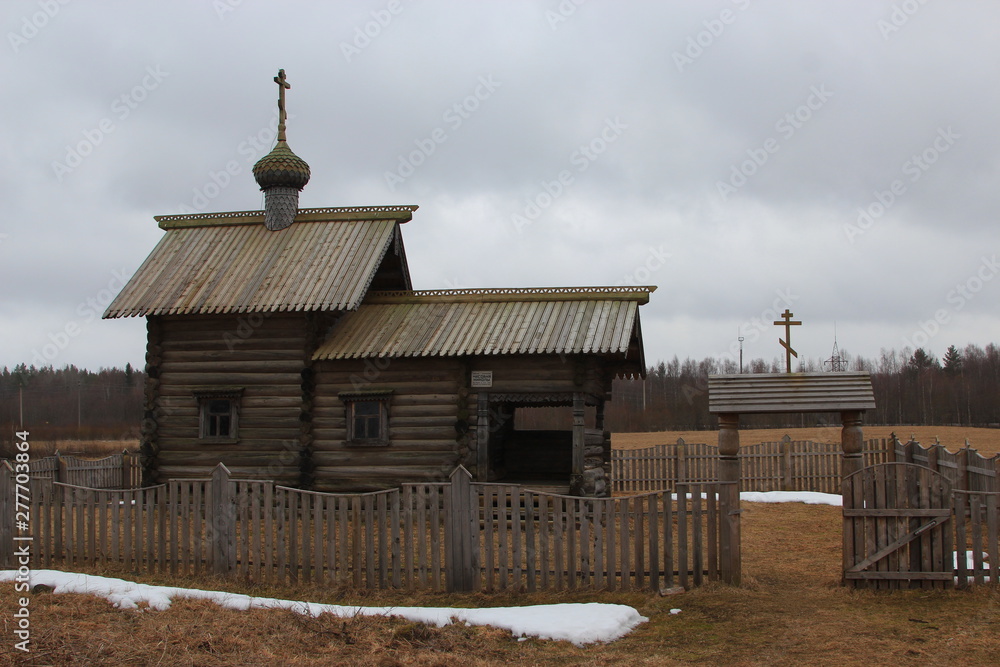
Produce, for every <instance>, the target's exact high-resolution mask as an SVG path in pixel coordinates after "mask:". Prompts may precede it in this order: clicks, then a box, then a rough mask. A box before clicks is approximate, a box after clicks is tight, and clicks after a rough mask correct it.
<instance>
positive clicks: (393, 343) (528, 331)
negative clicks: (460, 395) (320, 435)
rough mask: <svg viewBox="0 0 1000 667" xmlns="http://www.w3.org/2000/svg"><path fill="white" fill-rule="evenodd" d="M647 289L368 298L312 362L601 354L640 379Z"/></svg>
mask: <svg viewBox="0 0 1000 667" xmlns="http://www.w3.org/2000/svg"><path fill="white" fill-rule="evenodd" d="M655 289H656V288H655V287H584V288H534V289H478V290H432V291H400V292H371V293H370V294H369V296H368V298H366V299H365V301H364V302H363V303H362V304H361V306H360V307H359V308H358V309H357V310H356V311H353V312H351V313H347V314H345V315H344V316H343V317H342V318H341V319H340V321H338V323H337V324H336V326H334V328H333V330H332V332H331V334H330V337H329V338H328V339H327V340H326V341H324V342H323V343H322V344H321V345H320V346H319V349H318V350H317V351H316V353H315V354H314V355H313V358H314V359H359V358H374V357H390V358H392V357H424V356H458V355H495V354H605V355H610V356H617V357H619V358H621V359H626V358H628V359H629V361H630V362H631V363H632V364H635V368H634V371H636V372H639V373H642V372H644V364H643V359H642V332H641V328H640V326H639V306H640V305H641V304H644V303H647V302H648V301H649V293H650V292H651V291H653V290H655ZM630 365H631V364H630Z"/></svg>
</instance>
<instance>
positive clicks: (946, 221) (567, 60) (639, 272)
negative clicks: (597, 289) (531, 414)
mask: <svg viewBox="0 0 1000 667" xmlns="http://www.w3.org/2000/svg"><path fill="white" fill-rule="evenodd" d="M51 4H52V3H42V4H40V3H38V2H37V0H36V1H31V2H12V3H9V4H8V5H7V6H6V9H7V12H6V17H5V19H4V21H3V23H2V25H3V28H4V33H5V36H6V49H3V48H0V58H3V59H4V60H6V65H7V71H8V72H12V73H13V76H12V78H11V81H10V85H11V86H12V91H11V96H10V100H11V102H10V103H8V104H6V105H4V106H3V108H2V109H0V122H2V123H3V126H4V127H5V128H7V129H8V132H5V133H4V135H3V136H0V142H2V143H0V149H2V150H0V172H2V175H3V178H2V179H0V196H2V197H3V201H4V203H5V207H4V215H3V218H2V220H0V281H2V284H3V285H4V297H3V300H2V302H0V332H2V334H3V345H2V347H0V351H2V355H0V356H2V358H0V364H5V365H13V364H15V363H18V362H20V361H28V362H30V361H31V358H32V355H33V353H34V351H36V350H39V349H41V348H42V346H44V345H45V344H47V343H49V342H51V337H52V336H53V335H55V334H58V332H59V331H64V330H65V327H66V326H67V324H69V323H73V322H77V321H78V320H80V318H81V315H80V313H79V312H78V311H79V308H80V304H81V303H86V302H87V299H91V298H94V296H95V295H97V294H99V293H100V291H101V290H102V289H107V284H108V282H109V280H110V279H111V278H112V276H113V272H114V271H120V270H122V269H125V270H127V271H131V270H134V269H135V268H136V267H137V266H138V265H139V263H140V262H141V261H142V259H143V258H144V257H145V256H146V254H147V253H148V252H149V251H150V250H151V248H152V246H153V245H154V244H155V242H156V240H157V239H158V238H159V236H160V232H159V230H158V229H157V228H156V226H155V222H154V221H153V220H152V216H153V215H156V214H166V213H176V212H179V210H181V209H182V208H189V209H196V210H206V211H225V210H244V209H253V208H258V207H259V206H260V193H259V192H258V190H257V188H256V185H255V184H254V183H253V180H252V178H251V177H250V173H249V168H250V166H251V165H252V163H253V161H255V160H256V158H257V157H259V156H260V155H261V154H262V153H263V152H265V151H266V150H269V149H270V145H271V142H272V141H273V139H272V136H271V135H272V134H273V122H274V120H273V119H274V105H275V98H276V95H275V90H274V85H273V83H271V80H270V79H271V77H272V76H273V75H274V72H275V71H276V70H277V69H278V68H279V67H281V68H285V69H286V71H287V72H288V76H289V80H290V82H291V83H292V86H293V87H292V90H291V91H290V95H289V110H290V112H291V116H292V117H291V119H290V121H289V141H290V144H291V145H292V147H293V148H294V150H295V151H296V152H297V153H298V154H299V155H301V156H303V157H304V158H305V159H306V160H307V161H308V162H309V163H310V165H311V166H312V171H313V179H312V181H311V182H310V184H309V186H308V187H307V188H306V190H305V191H304V192H303V195H302V204H303V205H304V206H336V205H369V204H402V203H406V204H411V203H412V204H418V205H420V207H421V208H420V210H419V211H418V212H417V213H416V216H415V218H414V220H413V222H412V223H408V224H407V225H406V226H405V227H404V235H405V237H406V244H407V251H408V253H409V259H410V266H411V269H412V271H413V276H414V281H415V286H416V287H418V288H441V287H458V286H461V287H471V286H500V285H510V286H533V285H549V284H557V285H592V284H615V283H616V282H620V281H623V280H635V279H636V278H637V277H639V278H643V280H642V281H641V282H648V283H651V284H656V285H659V289H658V290H657V292H655V293H654V295H653V297H652V300H651V301H650V303H649V305H648V306H645V307H644V308H643V315H642V317H643V326H644V329H645V332H644V333H645V336H644V337H645V342H646V346H647V358H648V359H650V360H656V359H659V358H669V357H672V356H673V355H674V354H676V355H678V356H680V357H682V358H683V357H685V356H692V357H702V356H707V355H718V354H721V353H723V352H725V351H726V350H728V349H729V347H730V345H731V344H732V342H733V341H735V337H736V332H737V328H738V327H739V326H740V325H741V324H742V323H746V322H749V321H751V320H752V319H753V318H759V317H760V316H761V314H762V313H764V312H765V311H767V309H769V308H771V306H772V304H773V301H774V299H775V294H776V291H781V290H791V291H792V292H793V293H794V294H795V295H796V300H795V302H794V303H793V304H792V305H791V308H792V310H793V311H794V312H795V313H796V316H797V317H801V318H802V319H803V320H804V321H805V323H806V324H805V325H804V326H803V327H802V331H801V333H799V335H800V336H801V338H800V340H801V346H800V347H799V350H800V353H802V354H804V355H806V356H810V357H825V356H827V355H828V354H829V349H830V348H832V343H833V328H834V321H836V322H837V331H838V339H839V342H840V344H841V347H842V348H846V349H848V350H850V351H851V352H852V353H855V354H863V355H866V356H875V355H877V354H878V351H879V349H880V348H882V347H896V348H897V349H898V348H900V347H902V346H903V345H904V344H905V342H906V341H908V340H910V341H912V340H913V334H914V332H915V331H920V330H921V325H922V324H923V323H925V322H927V321H928V320H929V319H932V318H934V317H935V313H937V312H938V311H941V310H944V311H945V312H946V314H947V315H948V317H947V319H948V323H947V324H945V325H943V326H941V327H940V333H938V334H937V335H935V336H933V337H930V338H929V339H928V341H927V347H929V348H931V349H932V350H933V351H935V352H936V353H937V354H942V353H943V351H944V349H945V348H946V347H947V346H948V345H949V344H956V345H960V346H961V345H964V344H966V343H970V342H971V343H978V344H985V343H987V342H990V341H991V340H994V339H995V338H996V336H995V333H994V332H996V331H998V330H1000V326H998V325H1000V316H998V305H1000V280H993V276H992V274H991V275H990V277H989V279H987V280H982V279H981V278H980V283H979V284H978V287H979V289H977V290H976V291H975V292H970V293H969V297H970V298H964V297H963V298H962V299H961V300H959V299H957V298H955V294H956V292H955V290H956V289H957V288H960V287H962V286H976V285H977V283H976V282H975V279H976V278H977V276H978V275H980V274H979V272H981V271H983V269H982V266H983V261H984V259H983V258H984V257H985V258H986V259H987V260H988V259H989V258H990V257H991V256H992V255H993V254H995V253H998V252H1000V247H998V246H1000V244H998V242H997V241H996V234H995V232H994V229H995V226H996V215H997V210H998V208H1000V207H998V194H997V193H998V192H1000V188H997V181H998V178H1000V158H998V157H997V156H998V155H1000V150H998V149H1000V145H998V144H1000V135H998V134H997V132H996V130H995V125H996V118H998V117H1000V113H998V111H1000V90H998V89H997V87H996V86H995V85H992V82H994V81H996V80H998V79H1000V57H998V54H1000V50H998V47H997V45H996V40H995V38H994V36H993V34H992V32H993V27H994V26H995V25H996V22H997V20H998V19H1000V8H998V7H994V6H992V5H989V4H985V3H977V2H971V1H968V2H963V1H956V2H951V3H948V4H947V5H943V4H940V3H926V4H919V3H902V2H889V1H884V2H868V1H865V2H862V1H860V0H858V1H849V2H838V3H822V2H770V3H763V2H749V1H744V0H738V1H719V2H712V3H683V4H680V3H659V2H630V3H613V4H612V3H597V2H586V3H582V4H580V5H576V4H575V3H567V2H563V3H560V2H556V1H555V0H552V1H547V2H545V1H543V2H505V3H489V4H487V3H457V2H443V1H441V2H430V1H428V2H419V3H416V2H414V3H410V2H400V3H399V4H396V3H390V2H388V1H386V2H353V3H330V4H320V3H312V2H305V1H302V2H288V3H280V4H278V3H274V4H266V5H260V4H255V3H247V2H242V3H240V2H226V1H225V0H223V1H222V2H217V3H187V2H178V3H168V4H161V5H148V4H136V3H127V2H102V3H100V4H94V3H69V4H66V5H58V8H59V9H58V11H57V12H55V13H54V15H52V16H46V17H45V18H44V21H43V20H42V19H39V18H38V17H37V15H38V12H41V11H44V9H43V5H45V6H49V5H51ZM678 5H680V6H678ZM52 6H56V5H52ZM227 8H228V9H231V10H232V11H228V9H227ZM560 8H562V10H563V12H562V13H560ZM570 8H572V11H569V9H570ZM564 14H565V15H564ZM26 21H27V23H25V22H26ZM36 24H40V25H36ZM29 26H30V27H29ZM32 28H34V29H33V30H32ZM29 35H30V36H29ZM483 81H488V82H491V84H490V86H489V89H490V90H489V92H488V94H486V93H485V92H484V91H485V89H484V88H483V87H482V86H483ZM477 90H478V91H479V94H478V95H477ZM469 100H472V101H471V102H470V101H469ZM456 105H458V106H457V107H456ZM609 123H610V124H611V126H612V127H615V128H617V129H616V130H615V131H614V132H612V133H611V134H606V135H605V136H603V137H602V132H604V131H605V128H608V127H609ZM436 129H440V130H442V131H443V132H444V133H445V136H446V139H445V140H444V141H442V142H435V143H434V146H433V151H432V152H429V153H428V154H426V155H424V156H423V159H422V160H420V162H421V164H420V165H419V166H416V167H414V168H413V170H412V174H409V175H407V176H406V177H405V178H403V179H402V182H392V181H393V179H391V178H387V176H386V174H387V173H390V174H391V173H397V174H398V173H401V171H400V165H401V162H400V161H401V160H403V161H404V162H405V161H406V160H408V156H409V155H410V154H411V153H412V152H413V151H414V150H420V146H421V145H423V146H427V144H426V141H427V139H428V138H429V137H431V136H432V133H433V132H434V131H435V130H436ZM438 136H440V135H438ZM612 137H613V140H608V139H610V138H612ZM942 137H950V139H942ZM935 142H937V143H935ZM588 147H593V148H599V149H600V151H599V152H598V151H595V150H591V152H590V153H589V154H588V153H587V152H586V150H587V148H588ZM84 152H86V155H81V153H84ZM74 153H76V154H77V157H75V158H74V157H73V154H74ZM915 156H916V159H915ZM59 164H61V165H63V166H62V167H59V166H57V165H59ZM234 165H235V167H234ZM227 174H228V177H227ZM554 184H555V185H554ZM556 190H557V191H558V194H557V195H556V196H553V195H552V193H553V192H554V191H556ZM546 194H547V195H548V197H546V196H544V195H546ZM532 206H535V207H536V209H532V208H531V207H532ZM526 212H527V213H537V214H535V215H533V216H532V217H531V218H530V220H529V223H530V224H527V225H520V226H519V224H518V222H517V217H516V216H521V217H522V218H524V217H526V215H527V213H526ZM654 267H655V268H654ZM983 275H986V274H983ZM970 281H972V282H971V283H970ZM960 301H961V307H958V304H959V302H960ZM57 337H58V336H57ZM776 337H777V329H776V328H773V329H771V328H769V329H768V330H766V331H764V330H761V331H759V332H758V333H757V335H755V340H754V341H752V342H751V341H747V345H746V352H747V354H748V355H751V356H763V357H765V358H771V357H774V356H777V355H779V353H780V348H778V346H777V344H776V343H774V342H773V341H774V339H775V338H776ZM143 348H144V336H143V334H142V325H141V322H126V323H117V322H114V323H112V322H100V321H98V322H95V323H92V324H89V325H88V326H87V327H86V328H85V329H84V330H82V331H81V332H80V333H79V334H78V335H75V336H73V337H72V340H70V341H69V342H68V344H67V345H66V346H65V347H64V348H62V349H60V351H59V354H58V356H57V357H56V358H55V359H53V360H52V363H55V364H56V365H61V364H63V363H75V364H77V365H85V366H92V367H96V366H101V365H121V364H124V363H125V362H126V361H130V362H131V363H133V364H135V365H138V364H141V362H142V356H143Z"/></svg>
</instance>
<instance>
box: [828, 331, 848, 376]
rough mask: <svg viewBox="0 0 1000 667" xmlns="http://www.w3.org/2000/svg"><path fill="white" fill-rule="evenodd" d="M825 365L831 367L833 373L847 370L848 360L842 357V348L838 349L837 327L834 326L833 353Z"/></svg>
mask: <svg viewBox="0 0 1000 667" xmlns="http://www.w3.org/2000/svg"><path fill="white" fill-rule="evenodd" d="M823 365H824V366H829V367H830V371H831V372H832V373H840V372H842V371H846V370H847V359H846V358H844V357H841V356H840V348H838V347H837V325H834V326H833V353H832V354H831V355H830V358H829V359H827V360H826V361H824V362H823Z"/></svg>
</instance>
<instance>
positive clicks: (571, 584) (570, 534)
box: [563, 498, 579, 591]
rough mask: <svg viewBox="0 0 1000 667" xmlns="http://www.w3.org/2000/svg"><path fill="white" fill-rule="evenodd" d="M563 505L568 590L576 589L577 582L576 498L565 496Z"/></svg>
mask: <svg viewBox="0 0 1000 667" xmlns="http://www.w3.org/2000/svg"><path fill="white" fill-rule="evenodd" d="M565 501H566V502H565V503H564V504H563V507H565V508H566V523H565V526H566V530H565V532H564V533H563V534H564V535H565V536H566V585H567V588H569V590H571V591H572V590H576V584H577V570H578V569H579V568H578V567H577V563H578V561H577V558H578V556H577V551H578V544H577V521H578V514H577V502H578V501H577V499H576V498H566V499H565Z"/></svg>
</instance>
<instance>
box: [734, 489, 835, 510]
mask: <svg viewBox="0 0 1000 667" xmlns="http://www.w3.org/2000/svg"><path fill="white" fill-rule="evenodd" d="M740 500H742V501H744V502H748V503H805V504H807V505H834V506H835V507H841V506H843V504H844V499H843V498H842V497H841V496H840V494H833V493H817V492H815V491H742V492H741V493H740Z"/></svg>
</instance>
